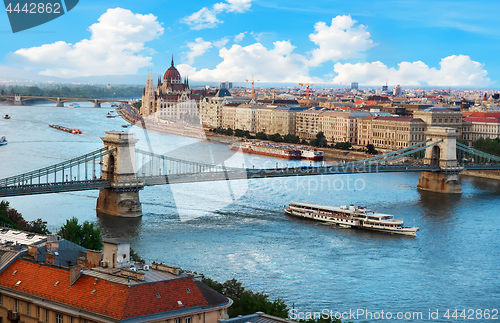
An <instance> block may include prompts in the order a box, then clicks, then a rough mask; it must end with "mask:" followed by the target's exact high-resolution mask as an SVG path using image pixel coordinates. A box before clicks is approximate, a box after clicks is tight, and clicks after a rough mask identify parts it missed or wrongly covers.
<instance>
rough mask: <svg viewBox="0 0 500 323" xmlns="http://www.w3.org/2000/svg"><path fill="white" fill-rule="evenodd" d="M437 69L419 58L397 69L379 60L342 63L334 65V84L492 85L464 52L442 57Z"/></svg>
mask: <svg viewBox="0 0 500 323" xmlns="http://www.w3.org/2000/svg"><path fill="white" fill-rule="evenodd" d="M439 65H440V68H439V69H437V68H434V67H429V66H428V65H426V64H425V63H423V62H421V61H417V62H412V63H410V62H401V63H399V64H398V66H399V68H398V69H396V68H389V67H387V66H386V65H385V64H383V63H382V62H380V61H377V62H372V63H356V64H349V63H346V64H341V63H337V64H335V66H334V71H335V72H336V73H337V74H338V75H337V76H336V77H335V78H334V79H333V82H334V83H344V84H348V83H351V82H358V83H360V84H363V85H376V86H378V85H381V84H385V82H386V81H388V82H390V83H391V84H401V85H407V86H425V85H428V86H488V85H491V84H493V83H492V82H491V80H490V78H488V77H487V75H488V72H487V71H486V70H484V69H483V65H482V64H481V63H479V62H475V61H473V60H471V59H470V57H469V56H467V55H452V56H448V57H445V58H443V59H442V60H441V62H440V63H439Z"/></svg>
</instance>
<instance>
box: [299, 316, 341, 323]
mask: <svg viewBox="0 0 500 323" xmlns="http://www.w3.org/2000/svg"><path fill="white" fill-rule="evenodd" d="M299 322H300V323H343V322H342V320H341V319H338V318H336V317H334V316H328V317H324V316H321V317H320V318H318V319H313V318H310V319H308V320H299Z"/></svg>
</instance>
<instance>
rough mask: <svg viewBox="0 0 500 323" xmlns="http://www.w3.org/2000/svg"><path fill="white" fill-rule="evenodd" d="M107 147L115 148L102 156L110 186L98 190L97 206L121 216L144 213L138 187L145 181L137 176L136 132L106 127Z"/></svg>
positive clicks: (142, 186) (104, 140)
mask: <svg viewBox="0 0 500 323" xmlns="http://www.w3.org/2000/svg"><path fill="white" fill-rule="evenodd" d="M101 140H102V141H103V143H104V147H105V148H106V149H107V150H111V149H115V148H116V150H115V151H114V152H113V153H111V154H108V155H106V156H105V157H104V159H103V169H102V176H103V179H105V180H108V181H109V182H110V183H111V188H106V189H102V190H100V191H99V198H98V199H97V206H96V210H97V212H98V214H99V213H103V214H107V215H113V216H118V217H138V216H142V206H141V202H140V200H139V190H141V189H143V188H144V184H143V183H141V182H139V181H138V180H137V176H136V172H135V143H136V142H137V141H139V140H138V139H134V134H133V133H127V132H123V131H106V136H105V137H101Z"/></svg>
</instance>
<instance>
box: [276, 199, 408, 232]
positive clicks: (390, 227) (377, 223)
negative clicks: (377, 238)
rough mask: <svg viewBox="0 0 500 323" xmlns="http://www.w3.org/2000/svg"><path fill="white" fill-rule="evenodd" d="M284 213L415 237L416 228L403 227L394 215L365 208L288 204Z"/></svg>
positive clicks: (343, 225)
mask: <svg viewBox="0 0 500 323" xmlns="http://www.w3.org/2000/svg"><path fill="white" fill-rule="evenodd" d="M285 213H287V214H290V215H294V216H298V217H303V218H307V219H312V220H317V221H322V222H326V223H330V224H335V225H338V226H340V227H343V228H356V229H365V230H373V231H379V232H386V233H392V234H402V235H408V236H416V235H417V231H418V228H416V227H406V226H404V223H403V222H404V221H403V220H402V219H395V218H394V215H391V214H384V213H377V212H375V211H373V210H370V209H367V208H366V207H362V206H358V207H357V208H356V207H354V205H353V204H351V205H349V206H331V205H322V204H316V203H309V202H298V201H293V202H290V204H289V205H288V207H286V206H285Z"/></svg>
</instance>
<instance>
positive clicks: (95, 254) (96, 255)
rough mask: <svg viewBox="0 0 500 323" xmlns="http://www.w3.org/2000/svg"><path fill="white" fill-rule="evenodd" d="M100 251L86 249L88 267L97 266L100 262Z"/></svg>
mask: <svg viewBox="0 0 500 323" xmlns="http://www.w3.org/2000/svg"><path fill="white" fill-rule="evenodd" d="M101 257H102V255H101V252H100V251H95V250H90V249H87V265H88V267H89V268H93V267H98V266H99V263H100V262H101Z"/></svg>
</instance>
